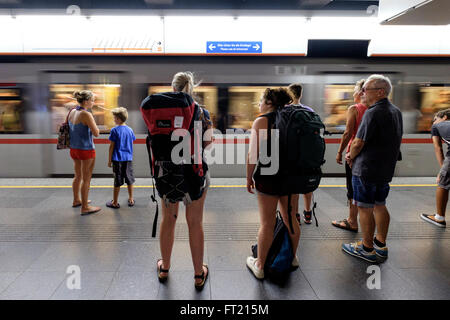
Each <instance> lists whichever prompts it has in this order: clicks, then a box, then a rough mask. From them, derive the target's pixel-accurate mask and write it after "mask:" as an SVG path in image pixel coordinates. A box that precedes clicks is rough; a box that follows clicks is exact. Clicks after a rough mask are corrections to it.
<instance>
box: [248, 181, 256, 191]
mask: <svg viewBox="0 0 450 320" xmlns="http://www.w3.org/2000/svg"><path fill="white" fill-rule="evenodd" d="M253 189H255V182H254V181H253V178H252V177H250V178H247V191H248V192H250V193H254V192H253Z"/></svg>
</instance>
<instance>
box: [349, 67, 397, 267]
mask: <svg viewBox="0 0 450 320" xmlns="http://www.w3.org/2000/svg"><path fill="white" fill-rule="evenodd" d="M391 90H392V85H391V82H390V80H389V78H387V77H385V76H382V75H371V76H370V77H369V78H368V79H367V80H366V82H365V84H364V86H363V88H362V91H363V92H364V93H363V98H364V100H365V101H366V102H367V105H369V106H370V107H369V109H368V110H367V111H366V113H365V114H364V116H363V118H362V121H361V125H360V126H359V129H358V132H357V133H356V138H355V139H354V141H353V143H352V145H351V148H350V153H349V154H348V155H347V156H346V160H347V162H348V163H349V165H350V166H351V168H352V185H353V192H354V198H353V199H354V204H355V205H356V206H357V207H358V213H359V217H360V218H359V220H360V225H361V229H362V233H363V239H362V240H361V241H357V242H355V243H347V244H343V245H342V250H344V252H346V253H348V254H350V255H352V256H355V257H358V258H360V259H363V260H366V261H369V262H376V256H379V257H382V258H387V256H388V248H387V246H386V237H387V233H388V229H389V220H390V217H389V212H388V210H387V208H386V198H387V196H388V194H389V182H390V181H391V180H392V176H393V175H394V170H395V165H396V163H397V161H398V159H399V157H400V144H401V141H402V135H403V121H402V114H401V112H400V110H399V109H398V108H397V107H396V106H394V105H393V104H392V103H391V102H390V101H389V99H388V96H389V93H390V92H391ZM374 213H375V215H374ZM375 225H376V227H377V234H376V236H375V238H374V233H375Z"/></svg>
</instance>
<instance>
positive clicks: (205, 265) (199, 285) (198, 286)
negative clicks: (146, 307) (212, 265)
mask: <svg viewBox="0 0 450 320" xmlns="http://www.w3.org/2000/svg"><path fill="white" fill-rule="evenodd" d="M203 267H205V268H206V275H205V270H204V269H203ZM208 276H209V268H208V265H207V264H203V266H202V274H201V275H198V276H197V275H194V279H201V280H202V282H200V283H198V284H197V283H195V289H197V290H202V289H203V287H204V286H205V282H206V280H207V279H208Z"/></svg>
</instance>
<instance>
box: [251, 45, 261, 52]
mask: <svg viewBox="0 0 450 320" xmlns="http://www.w3.org/2000/svg"><path fill="white" fill-rule="evenodd" d="M259 48H261V47H260V46H259V44H256V46H254V47H253V49H256V51H258V50H259Z"/></svg>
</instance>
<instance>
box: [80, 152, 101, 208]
mask: <svg viewBox="0 0 450 320" xmlns="http://www.w3.org/2000/svg"><path fill="white" fill-rule="evenodd" d="M94 165H95V158H94V159H88V160H81V171H82V177H83V181H82V182H81V212H82V213H83V212H88V211H92V210H97V209H99V207H91V206H90V205H89V203H88V196H89V188H90V187H91V178H92V171H94Z"/></svg>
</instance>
